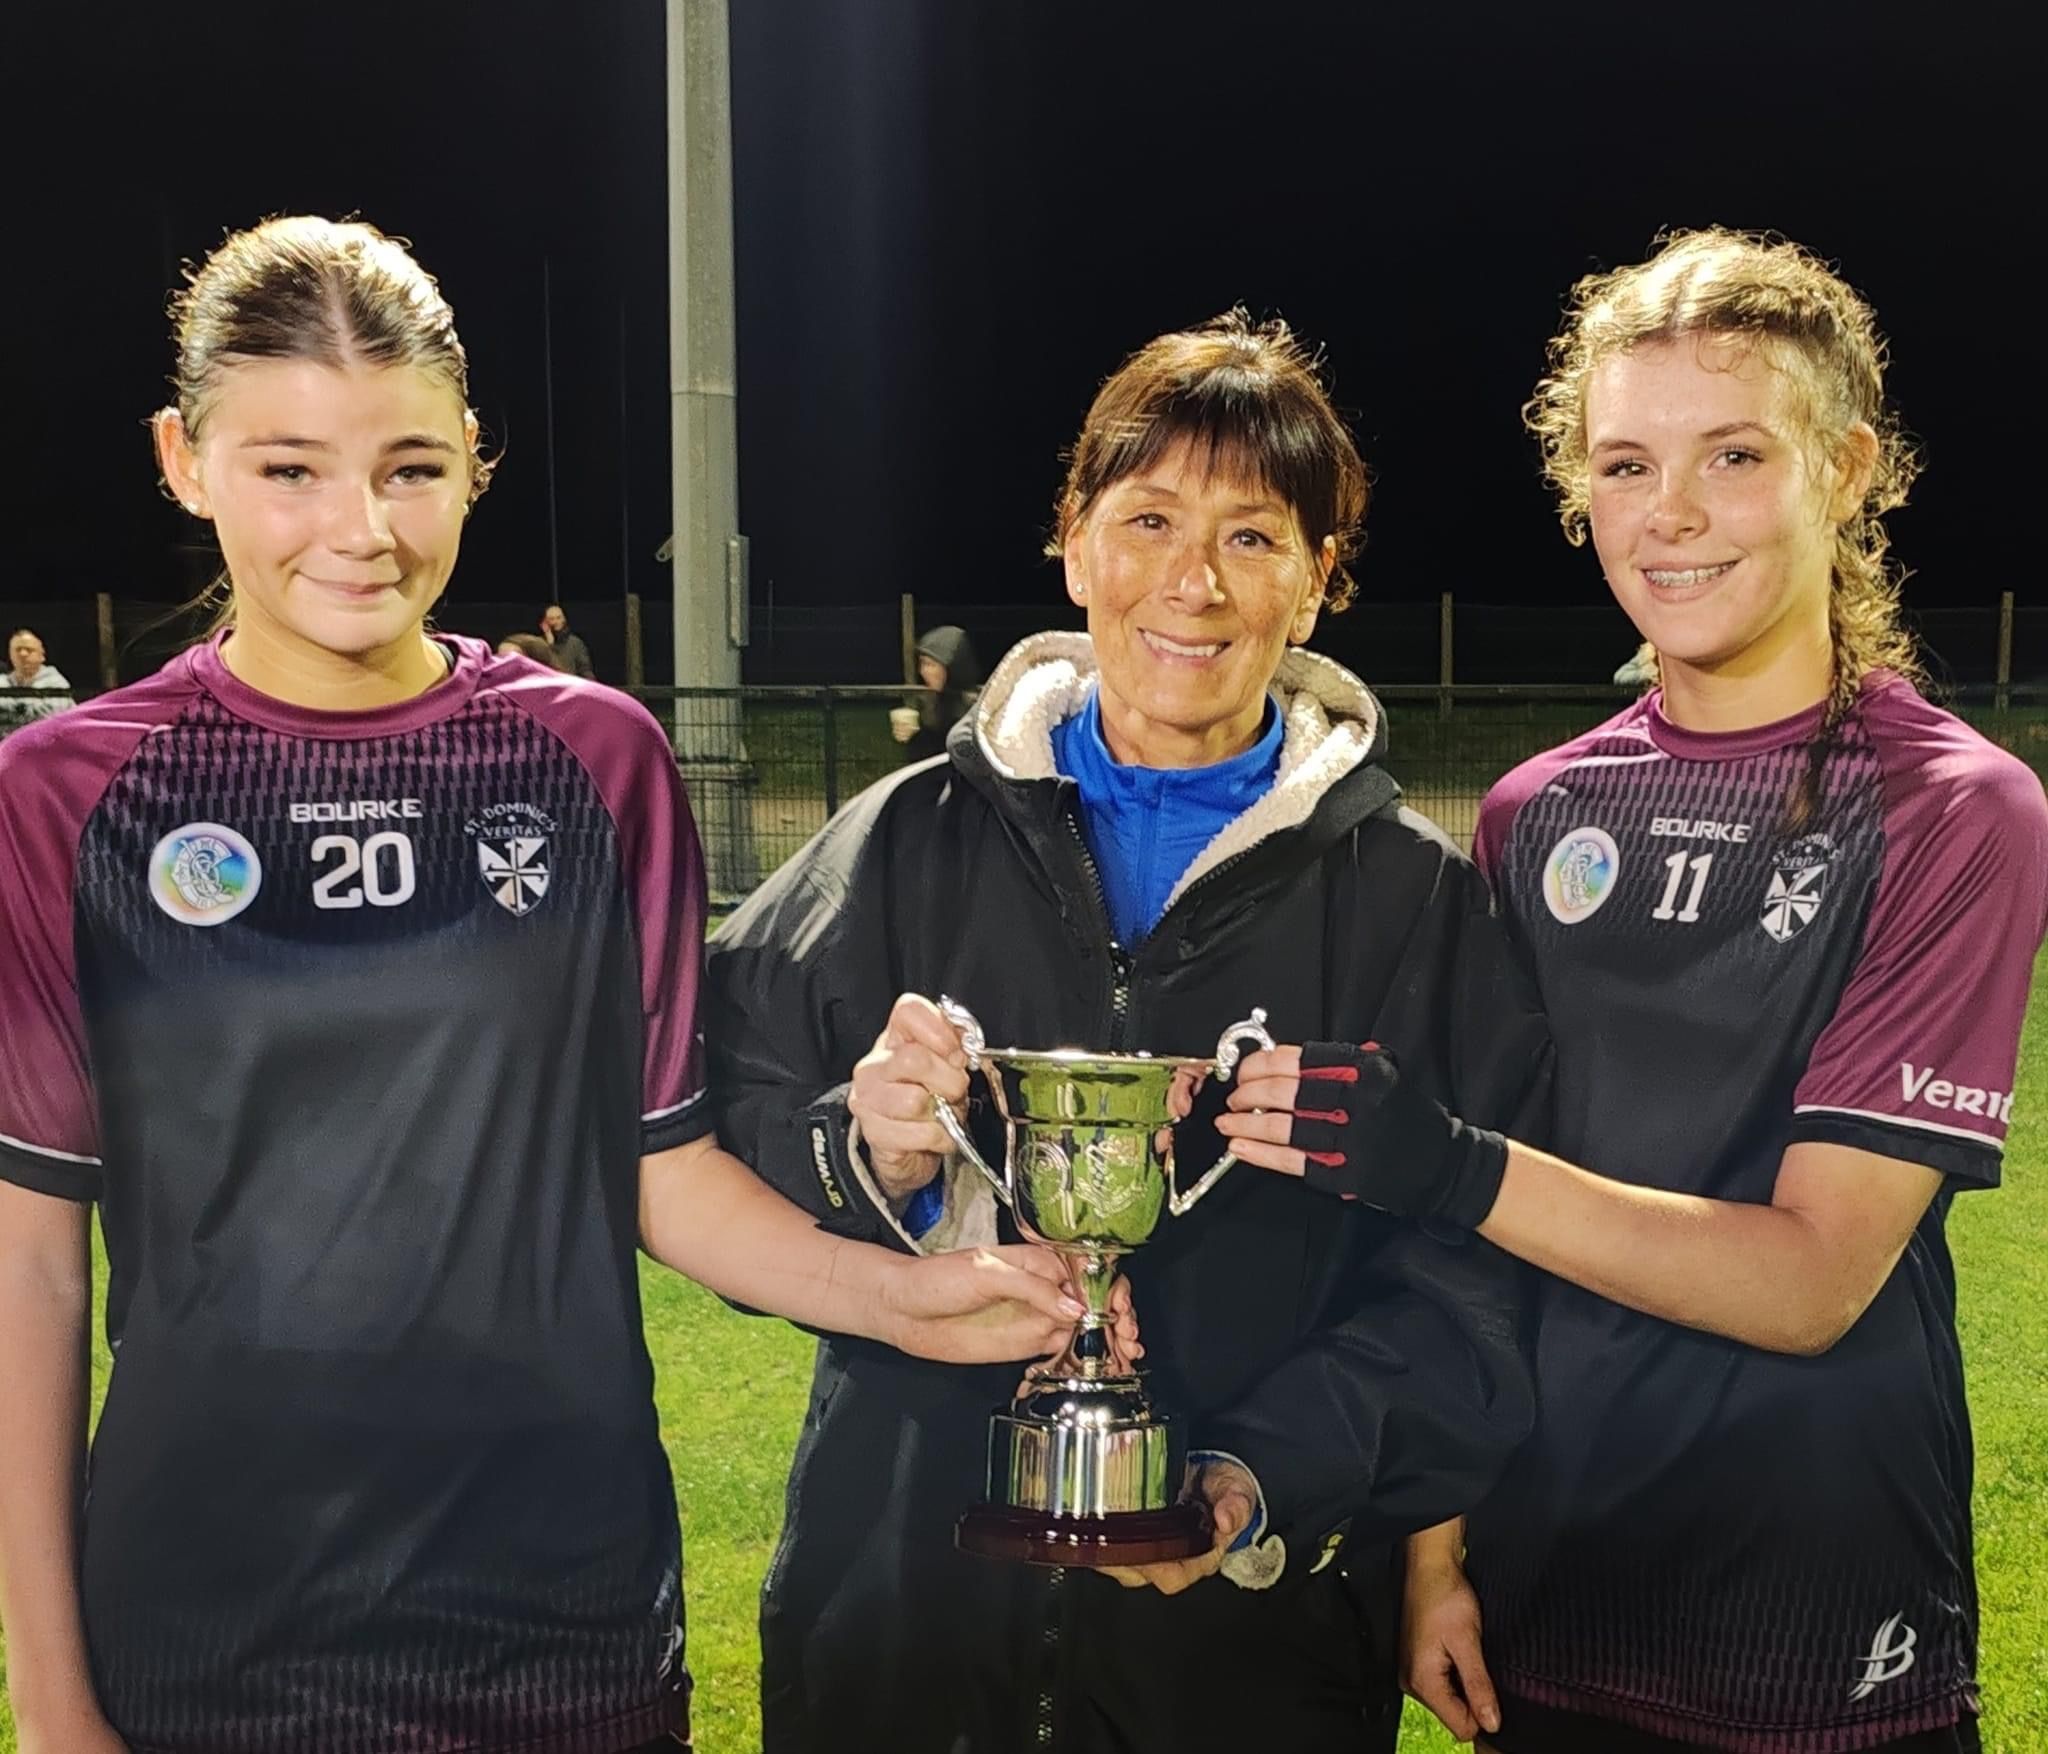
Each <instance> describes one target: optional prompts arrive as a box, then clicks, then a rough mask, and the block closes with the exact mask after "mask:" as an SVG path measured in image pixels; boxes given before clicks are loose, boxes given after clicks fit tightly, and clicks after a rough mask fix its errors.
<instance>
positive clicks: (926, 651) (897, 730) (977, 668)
mask: <svg viewBox="0 0 2048 1754" xmlns="http://www.w3.org/2000/svg"><path fill="white" fill-rule="evenodd" d="M917 679H918V681H920V682H921V683H923V684H924V686H925V687H927V688H929V689H930V690H931V691H932V692H931V693H930V694H921V695H919V696H918V697H917V698H916V699H915V700H914V701H912V702H910V703H909V707H910V709H911V710H914V711H915V713H916V715H917V717H916V719H915V721H914V722H913V721H912V719H911V718H910V717H909V715H908V713H907V712H894V713H891V714H890V715H889V728H890V730H891V732H892V734H893V735H894V736H895V738H896V741H897V742H899V743H901V744H903V745H904V750H903V759H904V761H905V763H906V764H907V763H909V762H913V761H925V760H929V759H930V758H931V757H932V756H934V755H943V754H945V753H946V738H947V736H948V734H949V733H950V732H951V731H952V729H953V727H954V726H955V725H957V724H958V723H959V722H960V721H961V720H962V719H963V718H965V717H966V716H967V709H968V707H969V706H970V705H971V704H972V703H973V700H974V694H975V691H976V690H977V689H978V688H980V686H981V664H980V662H979V661H978V660H977V659H976V658H975V655H974V644H973V642H972V641H971V640H969V639H968V637H967V633H966V630H965V629H964V628H958V627H935V628H933V629H932V630H931V631H930V632H929V633H927V634H926V635H925V636H924V637H923V638H922V639H920V640H919V641H918V642H917Z"/></svg>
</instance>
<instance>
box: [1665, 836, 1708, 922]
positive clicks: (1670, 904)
mask: <svg viewBox="0 0 2048 1754" xmlns="http://www.w3.org/2000/svg"><path fill="white" fill-rule="evenodd" d="M1688 866H1689V867H1691V870H1692V887H1691V888H1690V889H1689V890H1687V891H1686V896H1685V906H1684V907H1680V906H1679V905H1678V890H1679V886H1680V885H1681V884H1682V883H1684V881H1685V873H1686V869H1687V867H1688ZM1713 866H1714V855H1713V854H1712V853H1695V854H1693V856H1692V857H1690V858H1687V857H1686V855H1685V854H1684V853H1673V854H1672V855H1671V857H1670V858H1668V859H1666V860H1665V861H1664V869H1665V870H1666V871H1668V872H1670V876H1668V877H1666V878H1665V879H1664V898H1663V900H1661V901H1659V902H1658V903H1657V905H1656V906H1655V907H1653V908H1652V909H1650V918H1651V919H1653V920H1676V921H1678V923H1679V924H1680V925H1684V926H1689V925H1691V924H1692V923H1693V922H1694V921H1695V920H1697V919H1698V918H1699V917H1700V896H1701V895H1702V894H1703V893H1705V890H1706V887H1707V873H1708V872H1709V871H1710V870H1712V869H1713Z"/></svg>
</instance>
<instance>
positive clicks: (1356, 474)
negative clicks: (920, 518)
mask: <svg viewBox="0 0 2048 1754" xmlns="http://www.w3.org/2000/svg"><path fill="white" fill-rule="evenodd" d="M1181 443H1186V444H1187V445H1188V446H1189V447H1190V448H1191V449H1192V451H1193V452H1194V454H1195V455H1196V456H1197V457H1198V458H1199V459H1200V460H1201V461H1202V463H1203V466H1204V467H1205V468H1206V469H1207V470H1209V471H1210V472H1217V471H1220V472H1222V473H1223V474H1225V475H1227V476H1230V477H1233V478H1236V479H1241V480H1243V481H1245V482H1246V483H1247V484H1249V485H1254V486H1257V487H1261V488H1264V489H1265V490H1266V491H1267V492H1269V493H1275V494H1278V495H1279V496H1280V498H1282V499H1283V500H1285V501H1286V502H1287V504H1288V505H1289V506H1290V507H1292V509H1293V511H1294V515H1295V517H1296V518H1297V519H1298V520H1299V521H1300V524H1301V528H1302V532H1303V534H1304V535H1306V536H1307V538H1308V541H1309V546H1310V550H1311V554H1312V555H1313V554H1314V553H1315V552H1316V551H1319V550H1320V549H1321V547H1322V543H1323V540H1324V538H1325V537H1328V538H1330V539H1332V540H1334V542H1335V543H1336V549H1337V558H1336V564H1335V565H1334V566H1333V567H1332V568H1331V569H1330V577H1329V582H1328V584H1327V586H1326V587H1325V590H1324V596H1323V606H1324V608H1325V609H1327V610H1328V611H1330V613H1332V614H1335V613H1337V612H1338V611H1340V610H1343V609H1345V608H1348V607H1349V606H1350V603H1351V600H1352V598H1353V597H1354V596H1356V595H1357V587H1356V586H1355V585H1354V584H1353V583H1352V579H1351V573H1350V570H1349V562H1350V561H1351V560H1352V559H1353V558H1354V557H1355V556H1356V554H1357V553H1358V548H1359V543H1360V540H1361V536H1362V527H1363V525H1364V522H1365V508H1366V500H1367V497H1368V486H1367V481H1366V473H1365V464H1364V463H1363V462H1362V461H1361V460H1360V458H1359V455H1358V447H1357V445H1355V444H1354V443H1353V442H1352V439H1351V434H1350V432H1349V431H1348V430H1346V428H1345V425H1344V422H1343V421H1342V420H1341V419H1339V418H1338V415H1337V411H1336V409H1335V408H1334V407H1332V406H1331V403H1330V396H1329V392H1328V390H1327V389H1325V387H1324V385H1323V381H1322V360H1321V357H1320V355H1318V354H1316V353H1314V352H1312V351H1310V350H1309V349H1308V348H1306V347H1304V346H1303V345H1302V343H1301V342H1300V341H1299V340H1297V339H1296V338H1295V335H1294V332H1293V331H1292V330H1291V329H1289V328H1288V327H1287V325H1286V324H1285V323H1284V322H1282V321H1280V319H1279V318H1277V317H1276V318H1274V319H1273V320H1272V321H1271V322H1267V323H1258V324H1255V323H1253V321H1252V320H1251V317H1250V315H1249V314H1248V313H1247V312H1246V311H1245V310H1244V309H1243V308H1242V307H1239V308H1238V309H1235V310H1232V311H1228V312H1226V313H1225V314H1224V315H1222V316H1220V317H1217V318H1215V319H1213V320H1212V321H1210V322H1207V323H1203V324H1201V325H1200V326H1199V327H1197V328H1194V329H1185V330H1180V331H1177V332H1176V333H1174V334H1170V335H1161V336H1159V337H1158V338H1157V339H1156V340H1153V341H1149V342H1147V343H1146V344H1145V345H1144V346H1143V347H1141V348H1139V349H1138V351H1137V352H1136V353H1134V354H1132V355H1131V357H1130V358H1129V359H1127V360H1125V361H1124V363H1123V364H1122V365H1121V366H1120V367H1118V368H1117V370H1116V372H1115V373H1114V375H1112V376H1111V377H1110V378H1109V379H1108V380H1107V381H1106V382H1105V383H1104V384H1103V386H1102V388H1101V389H1100V390H1098V391H1097V392H1096V395H1095V401H1094V402H1093V404H1092V405H1091V406H1090V407H1089V410H1088V418H1087V419H1086V420H1085V421H1083V422H1082V424H1081V436H1080V437H1079V438H1078V439H1076V440H1075V441H1074V448H1073V450H1072V451H1071V452H1070V453H1069V455H1068V463H1067V478H1066V482H1065V484H1064V485H1063V486H1062V487H1061V489H1060V496H1059V500H1058V502H1057V504H1056V505H1055V507H1054V511H1053V532H1052V537H1051V539H1050V540H1049V541H1048V542H1047V544H1046V553H1047V554H1049V555H1054V556H1057V555H1058V554H1059V553H1060V552H1061V551H1062V550H1063V549H1064V548H1065V547H1066V542H1067V538H1068V536H1070V535H1071V534H1072V533H1073V530H1074V527H1075V526H1076V525H1077V524H1079V523H1080V522H1081V521H1082V519H1084V518H1085V517H1087V515H1088V513H1089V511H1090V510H1091V509H1092V508H1093V507H1094V505H1095V502H1096V501H1097V500H1098V499H1100V498H1101V497H1102V495H1103V493H1104V492H1106V491H1107V490H1108V489H1109V488H1111V487H1114V486H1115V485H1116V484H1117V483H1118V482H1119V481H1122V480H1125V479H1126V478H1127V477H1129V476H1132V475H1138V474H1142V473H1143V472H1144V471H1145V470H1147V469H1149V468H1150V467H1151V466H1152V465H1153V464H1154V463H1156V462H1157V461H1158V460H1159V459H1160V458H1161V457H1162V456H1164V455H1165V454H1166V453H1167V452H1168V451H1170V450H1172V449H1173V448H1174V447H1175V446H1176V445H1178V444H1181Z"/></svg>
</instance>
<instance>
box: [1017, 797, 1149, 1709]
mask: <svg viewBox="0 0 2048 1754" xmlns="http://www.w3.org/2000/svg"><path fill="white" fill-rule="evenodd" d="M1060 815H1061V817H1062V818H1063V819H1064V820H1065V822H1066V825H1067V832H1068V833H1069V834H1071V835H1072V836H1073V837H1074V850H1075V851H1076V852H1077V853H1079V854H1080V855H1081V868H1082V870H1084V871H1086V872H1087V873H1088V884H1089V887H1090V888H1092V889H1093V890H1094V891H1095V908H1096V915H1097V917H1098V918H1099V919H1100V920H1101V921H1102V924H1103V941H1104V942H1105V943H1106V944H1107V945H1108V946H1109V967H1110V989H1109V1038H1110V1039H1109V1045H1110V1046H1111V1048H1121V1047H1122V1046H1123V1045H1124V1030H1125V1028H1126V1026H1127V1025H1128V1024H1129V1022H1130V1014H1131V958H1130V953H1129V952H1128V951H1127V950H1125V949H1124V947H1123V946H1122V945H1121V944H1119V943H1118V942H1117V941H1116V932H1115V929H1114V928H1112V927H1111V926H1110V924H1109V892H1108V890H1106V889H1105V888H1104V887H1103V884H1102V867H1101V866H1099V865H1098V864H1096V862H1095V855H1094V854H1093V853H1092V852H1090V851H1089V850H1088V839H1087V836H1085V835H1084V834H1082V832H1081V824H1080V823H1079V822H1078V821H1076V820H1075V818H1074V812H1073V811H1072V809H1065V810H1062V811H1061V812H1060ZM1066 1593H1067V1571H1066V1567H1065V1566H1054V1567H1053V1569H1052V1571H1051V1573H1050V1574H1049V1575H1048V1576H1047V1578H1046V1580H1045V1630H1044V1633H1043V1635H1042V1636H1043V1646H1042V1649H1041V1651H1040V1663H1039V1671H1038V1678H1039V1679H1038V1709H1037V1710H1036V1712H1034V1713H1033V1717H1032V1741H1033V1743H1034V1744H1035V1745H1036V1746H1037V1747H1040V1748H1050V1747H1052V1746H1053V1744H1054V1741H1055V1739H1056V1738H1057V1736H1058V1734H1059V1705H1058V1700H1057V1697H1056V1693H1057V1689H1058V1687H1059V1673H1060V1622H1061V1620H1062V1619H1063V1618H1064V1616H1065V1610H1066Z"/></svg>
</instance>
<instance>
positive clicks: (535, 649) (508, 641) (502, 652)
mask: <svg viewBox="0 0 2048 1754" xmlns="http://www.w3.org/2000/svg"><path fill="white" fill-rule="evenodd" d="M576 643H577V644H578V645H579V646H580V645H581V644H582V643H583V642H582V641H581V640H578V641H577V642H576ZM498 656H499V657H501V658H509V657H521V658H531V659H532V660H533V661H534V662H535V663H536V664H545V665H547V667H548V668H549V669H550V670H566V669H568V667H569V666H568V665H567V664H566V663H564V662H563V661H562V654H561V653H560V652H558V651H557V650H556V649H555V648H554V647H553V646H551V645H549V644H548V642H547V641H546V640H544V639H542V638H541V636H540V635H539V634H537V633H508V634H507V635H506V636H505V637H504V638H503V639H501V640H500V641H498Z"/></svg>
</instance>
